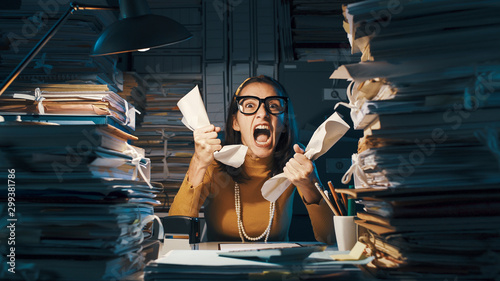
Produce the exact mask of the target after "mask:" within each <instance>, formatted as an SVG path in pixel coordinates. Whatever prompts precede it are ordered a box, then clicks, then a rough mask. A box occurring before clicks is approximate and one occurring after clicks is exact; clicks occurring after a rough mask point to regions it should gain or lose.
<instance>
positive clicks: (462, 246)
mask: <svg viewBox="0 0 500 281" xmlns="http://www.w3.org/2000/svg"><path fill="white" fill-rule="evenodd" d="M499 11H500V5H499V4H498V3H497V2H492V1H451V0H437V1H398V2H397V3H396V2H394V1H372V0H369V1H362V2H358V3H354V4H350V5H348V6H347V8H346V13H345V17H346V21H345V23H344V27H345V29H346V31H348V37H349V39H350V42H351V45H352V51H353V52H354V53H356V52H361V53H362V62H360V63H357V64H349V65H343V66H341V67H339V68H338V69H337V70H335V72H334V73H333V74H332V77H331V78H335V79H349V80H351V81H352V82H351V85H350V86H349V88H348V97H349V103H348V104H343V105H344V106H347V107H349V108H351V117H352V119H353V122H354V124H355V128H356V129H360V130H363V132H364V136H363V137H362V138H361V139H360V141H359V146H358V153H356V154H354V155H353V157H352V160H353V165H352V167H351V168H350V169H349V171H348V173H346V175H345V177H344V179H343V182H344V183H348V182H349V181H350V179H351V177H353V178H354V184H355V186H356V188H357V189H356V190H355V191H352V195H353V196H356V198H358V199H359V203H361V204H363V205H364V212H361V213H358V217H359V218H360V219H361V220H360V221H358V223H359V224H360V225H362V226H364V227H365V228H367V229H368V234H369V237H365V239H366V240H367V241H371V243H372V244H373V246H374V254H376V259H375V260H374V262H373V263H372V265H373V266H374V267H373V268H374V269H376V270H375V272H376V274H379V275H381V276H385V277H388V278H391V277H394V278H395V279H399V278H413V279H414V280H429V279H432V278H437V279H439V280H446V279H448V280H454V279H475V280H490V279H495V278H498V276H499V271H498V268H500V263H499V259H498V258H497V257H496V256H497V255H498V252H499V250H500V236H499V235H498V233H500V226H499V225H500V224H499V219H500V213H499V212H498V211H497V210H498V206H499V204H500V200H499V197H498V196H499V192H500V176H499V175H500V151H499V149H498V147H499V145H498V143H499V141H500V139H499V134H498V132H499V129H500V119H499V117H498V112H499V111H500V94H499V93H500V63H499V61H498V58H499V53H498V51H497V50H498V49H499V48H500V41H499V40H498V38H497V37H495V36H494V35H493V34H497V33H498V32H499V31H500V20H499V19H498V17H497V16H496V14H497V13H498V12H499ZM480 38H482V39H483V40H485V38H489V39H486V40H487V41H488V44H486V45H478V44H476V42H478V40H481V39H480ZM490 39H491V40H490ZM344 192H346V193H347V192H350V191H348V190H345V191H344Z"/></svg>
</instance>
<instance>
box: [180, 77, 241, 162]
mask: <svg viewBox="0 0 500 281" xmlns="http://www.w3.org/2000/svg"><path fill="white" fill-rule="evenodd" d="M177 106H178V107H179V109H180V111H181V112H182V116H183V117H182V123H183V124H184V125H186V127H188V128H189V129H190V130H191V131H194V130H196V129H198V128H202V127H205V126H208V125H210V120H209V119H208V115H207V111H206V110H205V105H204V104H203V100H202V99H201V95H200V90H199V89H198V86H195V87H194V88H193V89H192V90H191V91H190V92H189V93H187V94H186V95H185V96H184V97H183V98H182V99H180V100H179V102H177ZM247 150H248V147H247V146H245V145H241V144H240V145H226V146H224V147H222V149H221V150H220V151H217V152H215V153H214V157H215V160H217V161H219V162H222V163H224V164H226V165H229V166H232V167H235V168H238V167H240V166H241V165H242V164H243V162H245V155H246V154H247Z"/></svg>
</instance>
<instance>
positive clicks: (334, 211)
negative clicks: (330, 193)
mask: <svg viewBox="0 0 500 281" xmlns="http://www.w3.org/2000/svg"><path fill="white" fill-rule="evenodd" d="M314 186H316V189H318V192H319V194H321V197H323V199H324V200H325V201H326V204H328V207H330V210H332V212H333V213H334V214H335V215H336V216H341V214H340V213H339V212H338V211H337V210H336V209H335V207H334V206H333V205H332V202H330V199H328V197H327V196H326V194H325V193H324V190H323V189H322V188H321V187H320V186H319V183H317V182H315V183H314Z"/></svg>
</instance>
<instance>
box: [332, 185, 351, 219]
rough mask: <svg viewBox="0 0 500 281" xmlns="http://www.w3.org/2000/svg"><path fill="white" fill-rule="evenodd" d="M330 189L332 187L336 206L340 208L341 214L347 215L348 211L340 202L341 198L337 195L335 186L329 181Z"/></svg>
mask: <svg viewBox="0 0 500 281" xmlns="http://www.w3.org/2000/svg"><path fill="white" fill-rule="evenodd" d="M328 187H330V191H331V192H332V195H333V198H334V201H335V204H337V207H338V208H339V212H340V215H341V216H344V214H345V215H347V211H346V209H345V207H344V205H343V203H342V201H340V199H339V196H338V195H337V192H335V187H333V184H332V182H331V181H328Z"/></svg>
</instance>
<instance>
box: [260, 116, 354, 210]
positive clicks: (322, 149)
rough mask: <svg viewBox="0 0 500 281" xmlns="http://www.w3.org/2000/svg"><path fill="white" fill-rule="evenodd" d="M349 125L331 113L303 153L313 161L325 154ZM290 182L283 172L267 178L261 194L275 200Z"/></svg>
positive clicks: (269, 199) (271, 200) (315, 132)
mask: <svg viewBox="0 0 500 281" xmlns="http://www.w3.org/2000/svg"><path fill="white" fill-rule="evenodd" d="M349 128H350V127H349V125H348V124H347V123H346V122H345V121H344V120H342V118H341V117H340V116H339V115H338V113H337V112H335V113H333V114H332V115H331V116H330V117H328V119H326V120H325V121H324V122H323V123H322V124H321V125H320V126H319V127H318V128H317V129H316V131H314V134H313V135H312V137H311V139H310V140H309V144H307V147H306V150H305V153H304V155H305V156H306V157H307V158H308V159H310V160H311V161H314V160H316V159H318V158H319V157H320V156H321V155H323V154H325V153H326V152H327V151H328V150H329V149H330V148H331V147H332V146H333V145H334V144H335V143H337V141H338V140H340V138H342V137H343V136H344V134H345V133H346V132H347V131H348V130H349ZM290 184H291V182H290V181H289V180H288V178H287V177H286V176H285V174H284V173H281V174H278V175H276V176H274V177H272V178H270V179H268V180H267V181H266V182H265V183H264V185H263V186H262V189H261V193H262V196H263V197H264V198H265V199H266V200H267V201H270V202H274V201H276V200H277V199H278V198H279V197H280V196H281V194H283V192H284V191H285V190H286V189H287V188H288V186H290Z"/></svg>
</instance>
